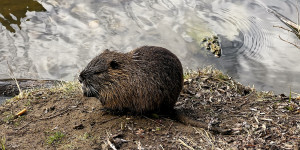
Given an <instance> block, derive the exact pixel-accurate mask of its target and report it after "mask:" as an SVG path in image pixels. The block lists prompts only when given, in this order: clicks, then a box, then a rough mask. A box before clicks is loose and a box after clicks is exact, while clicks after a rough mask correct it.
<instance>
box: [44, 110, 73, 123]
mask: <svg viewBox="0 0 300 150" xmlns="http://www.w3.org/2000/svg"><path fill="white" fill-rule="evenodd" d="M71 109H72V108H70V107H69V108H68V109H66V110H64V111H63V112H61V113H58V114H56V115H53V116H49V117H44V118H40V120H47V119H52V118H54V117H57V116H59V115H62V114H64V113H66V112H68V111H69V110H71Z"/></svg>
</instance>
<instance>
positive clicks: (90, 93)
mask: <svg viewBox="0 0 300 150" xmlns="http://www.w3.org/2000/svg"><path fill="white" fill-rule="evenodd" d="M78 81H79V82H80V83H81V84H82V91H83V96H86V97H97V96H98V92H97V90H95V88H94V87H93V86H92V85H90V84H88V81H86V77H85V75H84V73H83V72H81V73H80V75H79V76H78Z"/></svg>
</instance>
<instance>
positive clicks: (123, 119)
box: [0, 68, 300, 150]
mask: <svg viewBox="0 0 300 150" xmlns="http://www.w3.org/2000/svg"><path fill="white" fill-rule="evenodd" d="M184 77H185V80H184V88H183V90H182V92H181V95H180V97H179V100H178V102H177V103H176V106H175V109H176V110H177V111H180V112H182V113H184V114H185V115H186V116H187V117H189V118H191V119H193V120H195V121H200V122H205V123H207V124H208V125H209V126H216V127H221V128H224V129H231V130H232V131H233V132H232V133H231V134H230V135H221V134H215V133H212V132H210V131H208V130H204V129H201V128H196V127H193V126H190V125H185V124H182V123H180V122H177V121H175V120H173V119H171V118H170V117H168V116H164V115H160V114H155V113H154V114H150V115H141V116H132V115H129V114H123V115H114V114H110V113H107V112H105V111H103V109H102V106H101V104H100V102H99V101H98V100H97V99H95V98H86V97H83V96H82V94H81V92H80V84H79V83H78V82H65V83H61V84H59V85H56V86H54V87H52V88H40V89H35V90H27V92H24V93H23V94H21V95H18V96H16V97H14V98H12V99H10V100H8V101H6V102H5V103H3V104H2V105H0V130H1V131H3V132H1V133H0V149H1V146H4V147H5V148H6V149H95V150H96V149H113V148H116V149H142V148H144V149H293V150H294V149H299V146H300V138H299V135H300V96H299V97H290V96H289V95H283V94H281V95H274V94H272V93H271V92H260V91H256V90H255V89H252V88H250V87H245V86H243V85H241V84H240V83H238V82H235V81H234V80H233V79H232V78H231V77H229V76H227V75H224V74H222V73H221V72H220V71H218V70H215V69H212V68H204V69H202V70H198V71H193V72H190V73H189V72H186V73H185V76H184ZM24 109H26V110H27V111H26V113H25V114H23V115H17V114H19V113H20V111H22V110H24ZM2 149H3V148H2Z"/></svg>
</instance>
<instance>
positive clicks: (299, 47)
mask: <svg viewBox="0 0 300 150" xmlns="http://www.w3.org/2000/svg"><path fill="white" fill-rule="evenodd" d="M279 39H280V40H282V41H284V42H287V43H289V44H292V45H294V46H295V47H296V48H298V49H300V46H299V45H296V44H295V43H292V42H289V41H287V40H284V39H283V38H281V37H280V35H279Z"/></svg>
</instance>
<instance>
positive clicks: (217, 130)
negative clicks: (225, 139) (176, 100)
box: [175, 110, 232, 135]
mask: <svg viewBox="0 0 300 150" xmlns="http://www.w3.org/2000/svg"><path fill="white" fill-rule="evenodd" d="M175 112H176V114H175V117H176V118H175V119H176V120H178V121H179V122H181V123H183V124H185V125H191V126H193V127H199V128H204V129H206V130H209V131H212V132H214V133H216V134H224V135H229V134H231V133H232V130H231V129H222V128H219V127H209V125H208V124H207V123H203V122H200V121H196V120H193V119H191V118H189V117H188V116H186V115H185V114H184V113H183V112H180V111H178V110H175Z"/></svg>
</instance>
